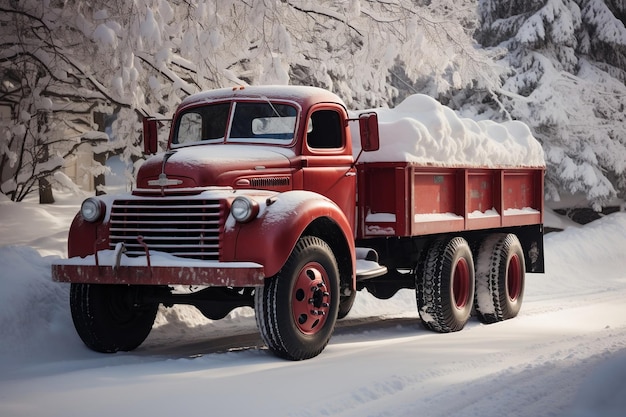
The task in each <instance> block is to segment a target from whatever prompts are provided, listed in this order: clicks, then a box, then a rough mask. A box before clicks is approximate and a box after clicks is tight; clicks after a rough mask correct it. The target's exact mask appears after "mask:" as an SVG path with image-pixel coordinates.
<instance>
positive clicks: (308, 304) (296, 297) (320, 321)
mask: <svg viewBox="0 0 626 417" xmlns="http://www.w3.org/2000/svg"><path fill="white" fill-rule="evenodd" d="M327 281H328V277H327V275H326V271H325V270H324V268H323V267H322V266H321V265H319V264H318V263H315V262H311V263H308V264H307V265H305V266H304V268H302V269H301V270H300V273H299V274H298V278H297V280H296V283H295V286H294V290H293V297H292V311H293V316H294V321H295V324H296V326H297V327H298V329H300V331H302V332H303V333H305V334H314V333H316V332H317V331H319V329H321V328H322V327H323V325H324V323H325V322H326V318H327V317H328V314H329V310H330V293H329V291H328V287H327Z"/></svg>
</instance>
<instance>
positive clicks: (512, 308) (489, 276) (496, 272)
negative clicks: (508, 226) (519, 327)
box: [475, 234, 526, 323]
mask: <svg viewBox="0 0 626 417" xmlns="http://www.w3.org/2000/svg"><path fill="white" fill-rule="evenodd" d="M525 283H526V267H525V263H524V251H523V250H522V245H521V244H520V242H519V240H518V239H517V236H515V235H514V234H496V235H492V236H489V237H488V238H486V239H485V240H484V241H483V242H482V243H481V245H480V249H479V251H478V258H477V268H476V300H475V305H476V315H477V316H478V319H479V320H480V321H481V322H483V323H495V322H498V321H503V320H508V319H510V318H513V317H515V316H517V314H518V313H519V311H520V309H521V307H522V301H523V299H524V286H525Z"/></svg>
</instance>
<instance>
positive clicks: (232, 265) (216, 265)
mask: <svg viewBox="0 0 626 417" xmlns="http://www.w3.org/2000/svg"><path fill="white" fill-rule="evenodd" d="M264 279H265V273H264V268H263V266H262V265H260V264H257V263H254V262H217V261H202V260H196V259H186V258H181V257H177V256H172V255H169V254H167V253H163V252H152V251H151V252H150V253H149V255H148V256H140V257H136V258H130V257H127V256H126V255H124V254H120V253H117V252H116V251H113V250H102V251H99V252H98V253H97V255H90V256H87V257H85V258H78V257H76V258H70V259H62V260H58V261H56V262H54V263H53V264H52V280H53V281H56V282H71V283H81V284H120V285H203V286H216V287H259V286H262V285H263V284H264Z"/></svg>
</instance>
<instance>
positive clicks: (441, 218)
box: [357, 162, 544, 238]
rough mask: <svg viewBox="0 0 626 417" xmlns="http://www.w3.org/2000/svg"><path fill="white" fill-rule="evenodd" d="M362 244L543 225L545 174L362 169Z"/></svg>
mask: <svg viewBox="0 0 626 417" xmlns="http://www.w3.org/2000/svg"><path fill="white" fill-rule="evenodd" d="M357 175H358V184H359V189H358V203H357V208H358V211H359V219H360V220H359V224H358V229H357V237H358V238H368V237H381V236H419V235H428V234H436V233H449V232H458V231H465V230H478V229H492V228H500V227H512V226H524V225H532V224H542V223H543V193H544V189H543V176H544V168H543V167H538V168H514V167H504V168H474V167H472V168H463V167H461V168H457V167H455V168H448V167H440V166H423V165H418V164H415V163H411V162H372V163H361V164H359V165H358V167H357Z"/></svg>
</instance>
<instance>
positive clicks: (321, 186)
mask: <svg viewBox="0 0 626 417" xmlns="http://www.w3.org/2000/svg"><path fill="white" fill-rule="evenodd" d="M342 111H343V109H341V108H333V107H324V106H318V107H315V108H313V109H312V110H311V112H310V113H309V116H308V118H307V130H306V141H304V143H303V145H302V146H303V149H302V167H303V168H302V170H303V186H304V187H303V188H304V189H305V190H309V191H314V192H316V193H319V194H322V195H324V196H326V197H328V198H329V199H331V200H332V201H334V202H335V204H337V205H338V206H339V207H340V208H341V210H342V211H343V213H344V214H345V215H346V218H347V219H348V221H349V222H350V224H351V225H352V226H353V228H354V218H355V210H356V169H355V168H354V166H353V161H354V159H353V156H352V144H351V143H347V140H348V137H347V132H346V128H345V126H344V121H345V116H344V114H343V113H342ZM353 230H354V229H353Z"/></svg>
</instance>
